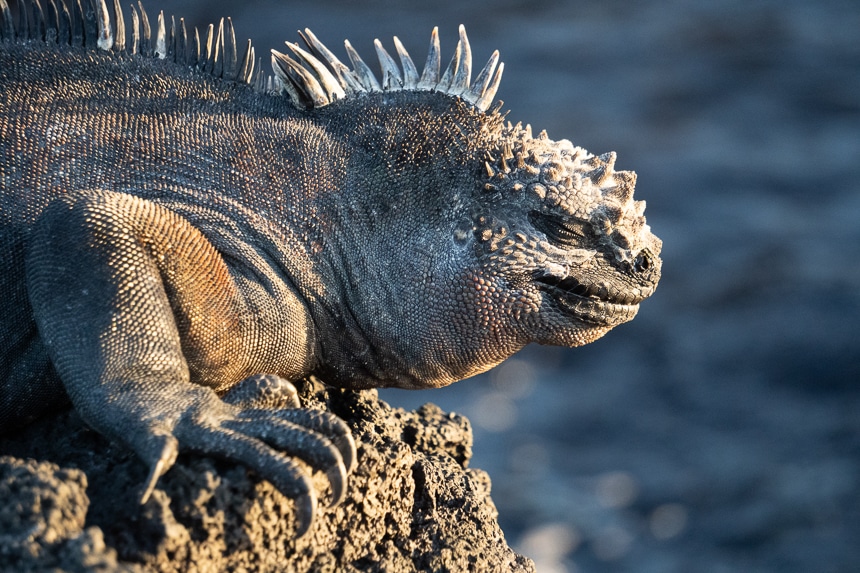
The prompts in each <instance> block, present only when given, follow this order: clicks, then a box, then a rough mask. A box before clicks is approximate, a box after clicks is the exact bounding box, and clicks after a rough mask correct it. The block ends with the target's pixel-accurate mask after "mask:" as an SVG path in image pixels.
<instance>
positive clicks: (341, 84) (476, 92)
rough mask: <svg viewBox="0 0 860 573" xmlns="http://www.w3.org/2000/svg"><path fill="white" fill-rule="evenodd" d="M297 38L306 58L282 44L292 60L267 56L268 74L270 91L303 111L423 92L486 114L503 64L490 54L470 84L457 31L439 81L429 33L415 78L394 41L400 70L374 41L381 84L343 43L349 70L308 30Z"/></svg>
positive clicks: (435, 39) (464, 41) (468, 58)
mask: <svg viewBox="0 0 860 573" xmlns="http://www.w3.org/2000/svg"><path fill="white" fill-rule="evenodd" d="M299 34H300V35H301V37H302V40H304V42H305V44H307V46H308V48H309V49H310V50H311V52H312V53H311V52H308V51H306V50H303V49H302V48H301V47H299V46H298V44H294V43H291V42H287V47H288V48H289V49H290V51H292V53H293V54H294V57H290V56H288V55H286V54H282V53H281V52H278V51H277V50H272V69H273V70H274V72H275V81H274V83H275V86H274V87H275V91H283V92H285V93H287V94H288V95H289V96H290V98H291V99H292V100H293V102H294V103H295V104H296V105H298V106H300V107H303V108H312V107H322V106H324V105H328V104H330V103H332V102H333V101H335V100H338V99H343V98H345V97H349V96H351V95H353V94H359V93H367V92H379V91H387V92H388V91H399V90H426V91H437V92H442V93H447V94H449V95H452V96H458V97H461V98H463V99H464V100H466V101H468V102H470V103H471V104H473V105H474V106H475V107H476V108H478V109H480V110H481V111H487V109H488V108H489V107H490V104H491V103H492V101H493V97H494V96H495V95H496V90H498V88H499V82H500V81H501V79H502V72H503V70H504V68H505V64H504V63H499V52H498V51H495V52H493V55H492V56H490V59H489V61H488V62H487V64H486V65H485V66H484V68H483V69H482V70H481V71H480V73H479V74H478V77H476V78H475V82H474V84H473V83H472V82H471V75H472V50H471V48H470V47H469V38H468V37H467V36H466V29H465V28H464V27H463V26H462V25H461V26H460V41H459V42H457V49H456V50H455V51H454V56H453V57H452V58H451V62H450V63H449V64H448V67H447V68H446V69H445V72H444V73H443V74H442V75H441V77H440V75H439V70H440V65H439V64H440V57H439V54H440V52H439V32H438V28H433V33H432V34H431V35H430V50H429V51H428V54H427V61H426V63H425V64H424V71H423V72H422V73H421V75H420V76H419V75H418V69H417V67H416V66H415V63H414V62H413V61H412V58H411V57H410V56H409V53H408V52H407V51H406V49H405V48H404V47H403V44H402V43H401V42H400V40H399V39H398V38H397V36H395V37H394V46H395V48H396V50H397V56H398V58H399V59H400V67H398V65H397V63H396V62H395V61H394V58H392V57H391V55H390V54H389V53H388V52H387V51H386V50H385V48H383V47H382V43H381V42H380V41H379V40H374V45H375V47H376V54H377V57H378V58H379V66H380V68H381V69H382V82H381V83H380V82H379V80H377V78H376V76H375V75H374V74H373V72H372V71H371V70H370V68H369V67H368V66H367V64H365V63H364V60H362V59H361V57H360V56H359V55H358V53H357V52H356V51H355V50H354V49H353V47H352V45H351V44H350V43H349V41H348V40H347V41H346V42H344V45H345V46H346V52H347V55H348V56H349V59H350V61H351V63H352V69H350V68H349V67H348V66H346V65H345V64H343V63H342V62H341V61H340V60H339V59H338V58H337V56H335V55H334V54H333V53H332V52H331V51H330V50H329V49H328V48H327V47H326V46H325V45H324V44H323V43H322V42H320V41H319V40H318V39H317V37H316V36H314V35H313V33H312V32H311V31H310V30H308V29H305V31H304V34H302V33H301V32H299ZM497 65H498V67H497ZM401 67H402V70H401Z"/></svg>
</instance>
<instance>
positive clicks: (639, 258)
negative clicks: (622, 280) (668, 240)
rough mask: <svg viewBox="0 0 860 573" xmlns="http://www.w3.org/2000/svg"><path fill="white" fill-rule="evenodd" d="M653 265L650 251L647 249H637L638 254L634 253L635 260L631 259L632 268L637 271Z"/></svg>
mask: <svg viewBox="0 0 860 573" xmlns="http://www.w3.org/2000/svg"><path fill="white" fill-rule="evenodd" d="M653 266H654V263H653V261H652V260H651V253H650V252H649V251H648V249H642V250H641V251H639V254H638V255H636V260H635V261H633V268H634V269H635V270H636V272H637V273H643V272H645V271H647V270H649V269H651V268H652V267H653Z"/></svg>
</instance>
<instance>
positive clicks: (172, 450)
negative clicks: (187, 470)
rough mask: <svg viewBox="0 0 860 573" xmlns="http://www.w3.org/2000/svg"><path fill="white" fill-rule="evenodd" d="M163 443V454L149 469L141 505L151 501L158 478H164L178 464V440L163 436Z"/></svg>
mask: <svg viewBox="0 0 860 573" xmlns="http://www.w3.org/2000/svg"><path fill="white" fill-rule="evenodd" d="M160 438H162V440H163V443H162V445H161V453H160V454H159V456H158V459H157V460H155V463H154V464H152V466H151V467H150V468H149V475H148V476H147V477H146V482H145V486H144V490H143V494H142V495H141V496H140V504H141V505H143V504H145V503H146V502H147V501H148V500H149V496H151V495H152V491H153V490H154V489H155V484H157V483H158V478H160V477H161V476H163V475H164V474H165V473H166V472H167V470H169V469H170V467H171V466H172V465H173V464H174V462H176V456H177V454H178V453H179V452H178V448H177V443H178V442H177V440H176V438H174V437H173V436H170V435H162V436H160Z"/></svg>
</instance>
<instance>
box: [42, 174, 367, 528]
mask: <svg viewBox="0 0 860 573" xmlns="http://www.w3.org/2000/svg"><path fill="white" fill-rule="evenodd" d="M26 270H27V288H28V296H29V298H30V302H31V305H32V308H33V314H34V316H35V320H36V323H37V326H38V329H39V334H40V336H41V338H42V340H43V342H44V344H45V347H46V349H47V351H48V354H49V356H50V359H51V361H52V362H53V364H54V367H55V369H56V371H57V373H58V374H59V376H60V378H61V380H62V381H63V384H64V385H65V388H66V390H67V392H68V394H69V397H70V398H71V401H72V403H73V404H74V406H75V408H76V410H77V411H78V412H79V414H80V415H81V417H82V418H83V419H84V420H85V421H86V422H87V423H88V424H90V425H91V426H92V427H93V428H95V429H96V430H97V431H99V432H101V433H102V434H104V435H106V436H108V437H109V438H111V439H114V440H116V441H118V442H121V443H124V444H126V445H127V446H129V447H130V448H132V449H133V450H134V451H135V452H137V454H138V455H139V456H140V457H141V458H143V460H144V461H145V462H146V463H147V464H148V465H149V467H150V470H151V472H150V480H149V483H148V485H147V488H146V492H145V493H144V498H145V497H146V496H147V495H148V493H149V491H151V488H152V486H153V485H154V483H155V480H157V479H158V477H159V476H160V475H161V474H163V473H164V472H165V471H166V470H167V469H168V468H169V467H170V466H171V465H172V464H173V462H174V460H175V458H176V452H177V447H178V448H181V449H189V450H196V451H199V452H203V453H206V454H211V455H216V456H220V457H224V458H228V459H232V460H235V461H239V462H241V463H243V464H245V465H247V466H249V467H250V468H252V469H254V470H255V471H257V472H258V473H259V474H260V475H261V476H262V477H263V478H265V479H267V480H269V481H270V482H272V483H273V484H274V485H275V486H276V487H277V488H278V489H279V490H280V491H281V492H283V493H284V494H285V495H287V496H289V497H292V498H295V499H296V502H297V507H298V508H299V511H298V512H299V515H298V517H297V519H298V525H297V529H298V533H299V535H301V534H303V533H304V532H305V531H307V529H308V527H309V526H310V522H311V520H312V518H313V513H314V508H315V505H316V496H315V493H314V489H313V487H312V485H311V481H310V478H309V475H308V472H307V470H306V469H304V467H303V466H302V465H301V464H299V463H297V462H296V461H295V460H294V459H292V458H291V457H290V456H296V457H298V458H300V459H302V460H304V461H305V462H306V463H307V464H309V465H310V466H311V467H312V468H314V469H318V470H322V471H325V472H326V473H327V474H328V476H329V478H330V481H331V485H332V493H333V495H332V498H333V502H337V501H339V499H340V498H341V497H342V495H343V489H344V481H345V479H346V471H347V470H346V467H347V465H351V464H352V460H353V459H354V453H355V446H354V444H353V442H352V438H351V435H350V433H349V429H348V428H347V427H346V425H345V424H344V423H343V422H342V421H340V420H339V419H337V418H336V417H335V416H333V415H330V414H327V413H325V412H308V411H304V410H297V409H287V410H275V409H265V408H259V407H257V406H259V405H260V404H261V402H259V400H258V401H255V400H254V399H253V398H249V397H248V396H249V395H250V394H252V393H249V392H248V391H247V389H248V388H249V387H253V386H255V385H257V386H259V385H260V380H259V379H250V380H248V381H247V382H245V383H242V384H240V385H239V387H237V389H236V390H237V392H236V393H235V394H234V396H233V399H231V400H229V401H222V400H221V399H220V398H219V397H218V395H217V394H216V390H218V391H224V390H226V389H228V388H230V387H231V386H233V385H235V384H236V383H237V382H238V381H239V380H242V379H243V378H245V377H247V376H249V375H251V374H255V372H254V371H253V369H254V368H255V367H258V366H259V360H255V356H254V355H255V353H258V352H262V351H265V353H266V354H267V355H269V354H272V353H271V349H270V348H256V347H255V346H256V345H259V340H260V336H259V332H256V331H255V329H258V327H257V325H255V323H254V322H253V319H254V317H253V316H249V313H250V311H249V310H247V300H246V298H245V297H244V296H243V295H242V293H241V292H240V289H239V288H238V287H237V284H236V281H235V280H234V279H233V278H232V277H231V274H230V271H229V269H228V267H227V265H226V264H225V262H224V260H223V258H222V257H221V256H220V255H219V253H218V252H217V251H216V250H215V248H214V247H213V246H212V244H211V243H210V242H209V241H207V240H206V238H205V237H204V236H203V235H202V233H200V232H199V231H198V230H197V229H196V228H194V227H193V226H192V225H191V224H190V223H188V222H187V220H185V219H183V218H182V217H180V216H178V215H177V214H175V213H173V212H172V211H170V210H168V209H166V208H164V207H161V206H159V205H156V204H155V203H152V202H150V201H147V200H144V199H140V198H138V197H133V196H130V195H126V194H121V193H114V192H104V191H88V192H78V193H72V194H69V195H67V196H64V197H63V198H62V199H59V200H57V201H55V202H54V203H53V204H51V205H49V206H48V207H47V208H46V209H45V211H44V212H43V213H42V215H41V216H40V218H39V220H38V221H37V224H36V225H35V228H34V229H33V231H32V234H31V236H30V240H29V244H28V250H27V257H26ZM290 352H291V349H290V348H283V349H282V358H283V356H286V357H287V358H288V360H286V363H284V361H283V360H281V361H280V362H274V363H276V364H277V367H278V370H279V371H278V373H283V372H290V371H294V370H296V368H299V366H297V365H301V364H302V363H303V361H304V360H305V357H304V356H300V355H298V354H294V355H291V354H290ZM293 352H296V351H295V349H293ZM291 362H294V363H296V365H294V366H291V364H290V363H291ZM285 364H286V365H285ZM263 386H265V387H268V388H269V390H270V392H269V394H270V395H271V394H272V393H273V392H274V394H278V392H284V391H286V392H287V393H288V388H286V387H285V386H284V385H283V384H275V390H272V388H271V385H268V386H266V384H263ZM243 388H244V390H242V389H243ZM262 395H263V396H265V395H266V393H263V394H262ZM230 402H233V403H230ZM344 458H346V463H347V465H345V464H344Z"/></svg>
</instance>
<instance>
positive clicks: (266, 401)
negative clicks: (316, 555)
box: [221, 374, 301, 409]
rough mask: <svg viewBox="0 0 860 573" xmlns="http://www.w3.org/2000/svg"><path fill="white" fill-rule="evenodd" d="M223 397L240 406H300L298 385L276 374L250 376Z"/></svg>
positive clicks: (271, 407)
mask: <svg viewBox="0 0 860 573" xmlns="http://www.w3.org/2000/svg"><path fill="white" fill-rule="evenodd" d="M221 399H222V400H223V401H225V402H227V403H228V404H233V405H234V406H239V407H240V408H266V409H281V408H299V407H301V402H300V401H299V393H298V392H297V391H296V387H295V386H293V384H292V383H291V382H290V381H289V380H287V379H285V378H281V377H280V376H277V375H275V374H256V375H254V376H249V377H247V378H245V379H244V380H242V381H241V382H239V383H238V384H236V385H235V386H233V387H232V388H230V390H229V391H228V392H227V393H226V394H224V395H223V396H222V397H221Z"/></svg>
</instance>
